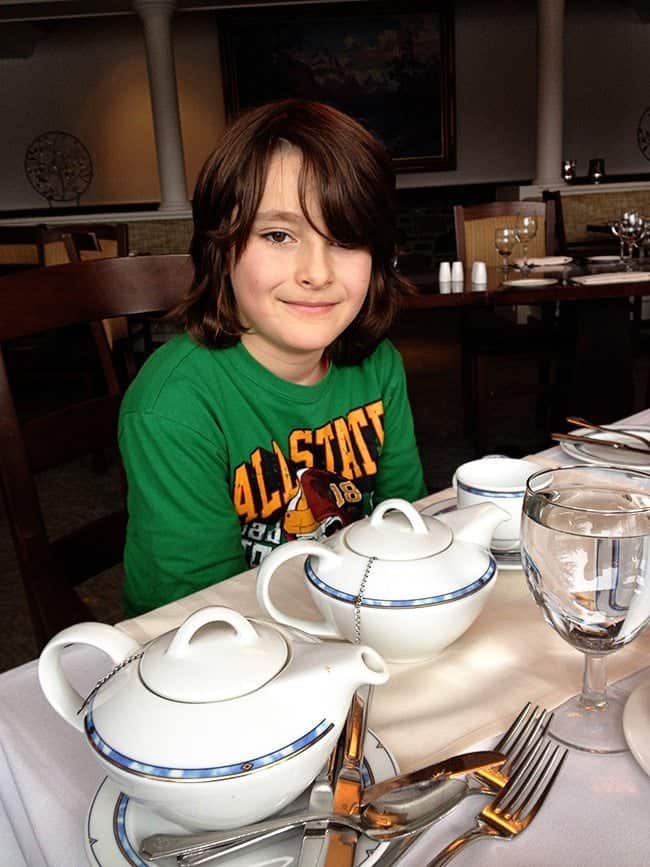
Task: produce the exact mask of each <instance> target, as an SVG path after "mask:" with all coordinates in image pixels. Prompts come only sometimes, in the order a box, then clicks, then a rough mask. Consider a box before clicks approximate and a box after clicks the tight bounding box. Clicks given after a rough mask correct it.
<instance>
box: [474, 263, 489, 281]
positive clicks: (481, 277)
mask: <svg viewBox="0 0 650 867" xmlns="http://www.w3.org/2000/svg"><path fill="white" fill-rule="evenodd" d="M472 283H474V285H475V286H485V284H486V283H487V266H486V264H485V262H481V261H480V260H478V259H477V261H476V262H474V264H473V265H472Z"/></svg>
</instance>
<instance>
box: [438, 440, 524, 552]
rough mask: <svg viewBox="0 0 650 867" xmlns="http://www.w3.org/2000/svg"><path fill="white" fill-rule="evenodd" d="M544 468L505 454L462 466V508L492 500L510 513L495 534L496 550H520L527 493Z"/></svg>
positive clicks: (458, 484)
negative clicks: (533, 478)
mask: <svg viewBox="0 0 650 867" xmlns="http://www.w3.org/2000/svg"><path fill="white" fill-rule="evenodd" d="M539 469H540V467H539V466H538V465H537V464H533V463H531V462H530V461H522V460H519V459H518V458H508V457H506V456H505V455H487V456H486V457H484V458H479V459H478V460H475V461H469V462H468V463H466V464H462V465H461V466H460V467H458V469H457V470H456V472H455V473H454V478H453V480H452V481H453V486H454V488H455V490H456V498H457V501H458V507H459V508H463V507H464V506H474V505H476V504H477V503H485V502H486V501H490V502H492V503H496V505H497V506H500V507H501V508H502V509H505V510H506V511H507V512H509V513H510V516H511V517H510V520H509V521H504V523H503V524H499V526H498V527H497V528H496V530H495V531H494V535H493V536H492V549H493V550H494V551H501V552H505V551H516V550H517V549H518V548H519V529H520V524H521V507H522V505H523V502H524V494H525V493H526V482H527V481H528V479H529V477H530V476H531V475H532V474H533V473H536V472H537V471H538V470H539Z"/></svg>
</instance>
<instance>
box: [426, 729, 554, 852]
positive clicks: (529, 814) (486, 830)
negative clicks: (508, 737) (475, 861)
mask: <svg viewBox="0 0 650 867" xmlns="http://www.w3.org/2000/svg"><path fill="white" fill-rule="evenodd" d="M568 752H569V751H568V750H567V749H565V748H563V747H561V746H560V745H559V744H557V745H556V746H555V747H554V746H553V744H552V743H551V742H550V741H549V740H547V739H544V740H543V741H541V742H540V743H538V744H537V745H536V747H535V748H534V749H533V750H532V751H531V752H529V753H528V754H527V759H526V761H525V762H523V764H520V765H519V766H518V768H517V769H516V770H515V771H514V772H513V774H512V776H511V777H510V779H509V780H508V782H507V783H506V785H505V786H504V787H503V789H501V791H500V792H499V793H498V795H496V797H495V798H493V800H492V801H491V802H490V803H489V804H487V806H485V807H483V809H482V810H481V812H480V813H479V814H478V816H477V817H476V822H475V824H474V826H473V827H472V828H469V829H468V830H467V831H465V833H464V834H461V835H460V836H459V837H456V839H455V840H452V842H451V843H449V844H448V845H447V846H445V848H444V849H442V850H441V851H440V852H438V854H437V855H436V856H435V857H434V858H433V859H432V860H431V861H428V862H427V864H426V867H444V865H445V864H448V863H449V862H450V861H451V859H452V858H454V857H455V856H456V855H457V854H458V852H460V850H461V849H462V848H463V847H464V846H467V845H468V844H469V843H473V842H475V841H476V840H481V839H483V838H486V837H493V838H496V839H501V840H512V839H513V837H516V836H517V835H518V834H521V832H522V831H525V830H526V828H527V827H528V826H529V825H530V823H531V822H532V821H533V819H534V818H535V816H536V815H537V813H538V812H539V810H540V808H541V806H542V804H543V803H544V801H545V800H546V797H547V795H548V793H549V792H550V791H551V788H552V787H553V783H554V782H555V780H556V779H557V776H558V774H559V772H560V769H561V768H562V765H563V764H564V760H565V759H566V757H567V753H568Z"/></svg>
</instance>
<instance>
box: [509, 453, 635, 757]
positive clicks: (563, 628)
mask: <svg viewBox="0 0 650 867" xmlns="http://www.w3.org/2000/svg"><path fill="white" fill-rule="evenodd" d="M521 546H522V563H523V567H524V571H525V573H526V578H527V580H528V586H529V588H530V590H531V592H532V594H533V597H534V599H535V602H536V603H537V604H538V605H539V606H540V607H541V609H542V611H543V613H544V617H545V619H546V621H547V623H549V625H550V626H552V627H553V629H555V631H556V632H557V633H558V634H559V635H560V636H561V637H562V638H563V639H564V640H565V641H567V642H568V643H569V644H570V645H572V646H573V647H575V648H576V649H577V650H579V651H581V652H582V653H584V655H585V666H584V675H583V683H582V692H581V694H580V695H578V696H576V697H574V698H572V699H569V701H568V702H566V703H565V704H564V705H562V706H561V707H560V708H558V710H557V711H556V713H555V716H554V719H553V723H552V726H551V731H550V734H551V735H552V736H553V737H554V738H555V739H556V740H558V741H561V742H562V743H565V744H567V745H568V746H572V747H575V748H576V749H581V750H587V751H589V752H594V753H616V752H622V751H624V750H626V749H627V746H626V743H625V738H624V735H623V729H622V714H623V702H622V701H621V700H620V699H619V698H617V696H616V693H615V690H613V691H611V693H610V695H608V694H607V676H606V671H605V668H606V659H605V657H606V654H608V653H612V652H613V651H615V650H618V649H619V648H620V647H623V646H624V645H625V644H627V643H628V642H630V641H632V639H633V638H635V637H636V636H637V635H638V634H639V633H640V632H641V630H642V629H643V628H644V627H645V626H646V625H647V623H648V621H649V620H650V475H649V474H647V473H643V472H640V471H636V470H632V469H624V468H622V467H618V468H617V467H603V466H595V465H593V466H578V467H560V468H557V469H551V470H541V471H540V472H538V473H535V474H533V475H532V476H531V477H530V479H529V480H528V484H527V487H526V495H525V497H524V504H523V514H522V523H521Z"/></svg>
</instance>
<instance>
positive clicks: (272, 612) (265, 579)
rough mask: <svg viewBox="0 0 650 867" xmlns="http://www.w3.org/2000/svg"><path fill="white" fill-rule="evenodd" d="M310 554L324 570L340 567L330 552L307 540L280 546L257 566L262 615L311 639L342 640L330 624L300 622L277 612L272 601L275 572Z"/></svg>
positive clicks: (331, 622)
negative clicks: (291, 627) (325, 567)
mask: <svg viewBox="0 0 650 867" xmlns="http://www.w3.org/2000/svg"><path fill="white" fill-rule="evenodd" d="M310 554H313V555H314V556H315V557H318V558H319V559H320V560H321V562H322V563H323V564H324V565H325V566H328V565H329V566H331V567H332V568H334V567H336V566H338V565H339V561H340V557H339V555H338V554H337V553H336V552H335V551H332V550H331V549H330V548H327V547H325V545H321V543H320V542H315V541H310V540H309V539H306V540H304V541H297V542H287V543H286V544H284V545H280V546H279V547H278V548H275V549H274V550H273V551H271V553H270V554H268V555H267V556H266V557H265V558H264V559H263V560H262V562H261V564H260V566H259V569H258V571H257V601H258V602H259V604H260V606H261V607H262V608H263V609H264V611H265V612H266V613H267V614H268V615H269V616H270V617H272V618H273V620H275V621H276V622H277V623H283V624H285V625H286V626H293V627H295V628H296V629H301V630H302V631H303V632H307V633H309V634H310V635H317V636H318V637H319V638H341V634H340V632H339V631H338V629H337V628H336V626H335V624H334V621H333V620H320V621H314V620H303V619H302V618H301V617H292V616H291V615H290V614H287V613H286V612H284V611H280V609H279V608H277V607H276V606H275V605H274V604H273V602H272V601H271V594H270V590H269V586H270V584H271V578H272V577H273V575H274V574H275V572H276V569H277V568H278V567H279V566H281V565H282V564H283V563H285V562H286V561H287V560H292V559H293V558H294V557H299V556H301V555H302V556H308V555H310Z"/></svg>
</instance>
